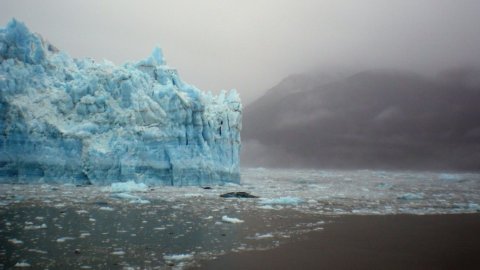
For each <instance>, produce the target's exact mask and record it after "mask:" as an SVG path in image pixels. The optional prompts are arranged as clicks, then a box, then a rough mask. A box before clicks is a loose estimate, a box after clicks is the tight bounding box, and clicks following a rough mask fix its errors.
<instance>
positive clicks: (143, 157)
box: [0, 20, 242, 185]
mask: <svg viewBox="0 0 480 270" xmlns="http://www.w3.org/2000/svg"><path fill="white" fill-rule="evenodd" d="M241 116H242V105H241V103H240V98H239V95H238V94H237V92H236V91H235V90H231V91H229V92H228V93H226V92H225V91H222V92H221V93H220V94H219V95H218V96H214V95H212V94H211V93H210V92H209V93H205V92H202V91H200V90H199V89H197V88H196V87H194V86H192V85H189V84H187V83H185V82H183V81H182V80H181V79H180V78H179V76H178V74H177V72H176V70H174V69H172V68H170V67H168V66H167V65H166V63H165V60H164V58H163V54H162V51H161V50H160V49H159V48H155V49H154V51H153V53H152V55H151V56H150V57H148V58H147V59H145V60H142V61H139V62H137V63H126V64H124V65H122V66H116V65H114V64H112V63H109V62H106V61H104V62H103V63H98V62H95V61H93V60H91V59H74V58H72V57H70V56H69V55H68V54H66V53H64V52H62V51H59V50H58V49H56V48H55V47H54V46H53V45H51V44H49V43H48V42H47V41H45V40H43V39H42V38H41V37H40V36H39V35H37V34H33V33H31V32H30V31H29V30H28V29H27V27H26V26H25V25H24V24H23V23H21V22H18V21H16V20H12V21H10V22H9V23H8V25H7V26H6V27H5V28H0V182H14V183H18V182H22V183H25V182H28V183H29V182H46V183H49V182H57V183H58V182H59V183H64V182H68V183H79V184H88V183H91V184H99V185H100V184H108V183H112V182H122V181H130V180H134V181H136V182H142V183H146V184H152V185H209V184H222V183H225V182H234V183H238V182H239V181H240V174H239V150H240V144H241V143H240V129H241Z"/></svg>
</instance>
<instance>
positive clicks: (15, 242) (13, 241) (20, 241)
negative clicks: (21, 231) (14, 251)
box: [8, 238, 23, 245]
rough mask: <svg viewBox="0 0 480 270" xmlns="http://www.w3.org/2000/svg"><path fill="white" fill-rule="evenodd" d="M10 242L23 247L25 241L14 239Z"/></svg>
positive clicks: (9, 240)
mask: <svg viewBox="0 0 480 270" xmlns="http://www.w3.org/2000/svg"><path fill="white" fill-rule="evenodd" d="M8 242H10V243H12V244H14V245H21V244H23V241H22V240H18V239H16V238H13V239H8Z"/></svg>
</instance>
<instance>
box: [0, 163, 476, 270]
mask: <svg viewBox="0 0 480 270" xmlns="http://www.w3.org/2000/svg"><path fill="white" fill-rule="evenodd" d="M237 191H244V192H248V193H250V194H252V195H255V196H258V197H259V198H245V199H241V198H222V197H220V195H221V194H224V193H227V192H237ZM479 211H480V174H476V173H436V172H387V171H370V170H360V171H338V170H287V169H275V170H272V169H263V168H257V169H243V170H242V185H225V186H212V187H156V186H152V187H148V186H145V185H143V184H136V183H133V182H132V183H123V184H114V185H111V186H106V187H97V186H75V185H70V184H60V185H59V184H0V216H1V219H0V269H10V268H31V269H65V268H73V269H185V268H188V267H190V266H195V265H198V263H199V262H200V261H202V260H209V259H213V258H215V257H217V256H219V255H222V254H225V253H229V252H241V251H245V250H260V249H269V248H274V247H276V246H278V245H281V244H282V243H284V242H287V241H291V239H295V238H296V237H300V236H301V235H303V234H304V233H306V232H310V231H314V230H320V231H321V230H323V226H324V224H325V222H334V218H335V216H339V215H371V214H373V215H387V214H418V215H425V214H451V213H475V212H479ZM332 220H333V221H332Z"/></svg>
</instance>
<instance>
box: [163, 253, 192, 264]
mask: <svg viewBox="0 0 480 270" xmlns="http://www.w3.org/2000/svg"><path fill="white" fill-rule="evenodd" d="M193 255H194V254H189V253H187V254H172V255H165V256H163V259H164V260H165V261H175V262H178V261H189V260H193Z"/></svg>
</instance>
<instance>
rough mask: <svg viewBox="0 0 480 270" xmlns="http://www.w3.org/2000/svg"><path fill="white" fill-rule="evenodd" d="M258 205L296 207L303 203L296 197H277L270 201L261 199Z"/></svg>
mask: <svg viewBox="0 0 480 270" xmlns="http://www.w3.org/2000/svg"><path fill="white" fill-rule="evenodd" d="M259 203H260V204H262V205H275V204H284V205H298V204H300V203H303V200H302V199H300V198H297V197H279V198H272V199H267V198H264V199H261V200H260V202H259Z"/></svg>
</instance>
